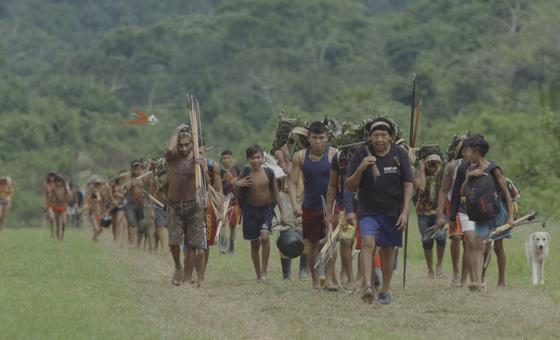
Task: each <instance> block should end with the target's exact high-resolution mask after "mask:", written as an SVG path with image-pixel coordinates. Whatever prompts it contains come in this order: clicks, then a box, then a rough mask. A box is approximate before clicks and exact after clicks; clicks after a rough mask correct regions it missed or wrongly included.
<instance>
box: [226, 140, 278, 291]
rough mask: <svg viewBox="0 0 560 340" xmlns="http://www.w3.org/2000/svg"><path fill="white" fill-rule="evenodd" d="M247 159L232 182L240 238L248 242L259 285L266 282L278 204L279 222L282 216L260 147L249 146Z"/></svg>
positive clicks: (275, 186)
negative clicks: (239, 216) (238, 209)
mask: <svg viewBox="0 0 560 340" xmlns="http://www.w3.org/2000/svg"><path fill="white" fill-rule="evenodd" d="M246 156H247V160H248V161H249V164H250V166H249V167H247V168H245V169H243V171H242V172H241V175H240V176H239V179H238V180H236V181H234V182H233V183H234V186H235V192H236V196H237V197H238V201H239V203H240V204H241V214H242V216H243V238H245V239H246V240H248V241H251V259H252V260H253V266H254V268H255V273H256V275H257V281H258V282H261V281H263V280H266V279H267V271H268V258H269V256H270V233H271V228H272V218H273V217H274V205H275V204H276V203H278V207H279V208H280V223H284V221H285V214H284V207H283V205H282V201H281V200H280V194H279V193H278V185H277V183H276V177H275V176H274V172H273V171H272V170H270V169H269V168H265V167H264V166H263V159H264V152H263V150H262V148H261V147H260V146H259V145H253V146H250V147H248V148H247V151H246ZM261 246H262V252H261V256H260V257H259V250H260V248H261Z"/></svg>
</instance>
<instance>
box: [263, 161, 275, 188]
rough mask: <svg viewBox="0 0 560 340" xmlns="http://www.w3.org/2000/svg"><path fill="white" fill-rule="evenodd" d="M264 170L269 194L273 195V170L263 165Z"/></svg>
mask: <svg viewBox="0 0 560 340" xmlns="http://www.w3.org/2000/svg"><path fill="white" fill-rule="evenodd" d="M264 172H266V177H267V178H268V187H269V189H270V193H271V195H274V171H272V169H271V168H268V167H266V166H265V167H264Z"/></svg>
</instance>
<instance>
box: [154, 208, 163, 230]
mask: <svg viewBox="0 0 560 340" xmlns="http://www.w3.org/2000/svg"><path fill="white" fill-rule="evenodd" d="M155 213H156V228H157V227H165V209H164V208H162V207H160V206H159V205H156V208H155Z"/></svg>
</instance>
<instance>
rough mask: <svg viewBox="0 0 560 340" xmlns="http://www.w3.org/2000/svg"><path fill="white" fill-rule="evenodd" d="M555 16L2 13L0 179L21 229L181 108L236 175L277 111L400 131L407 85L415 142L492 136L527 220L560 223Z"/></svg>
mask: <svg viewBox="0 0 560 340" xmlns="http://www.w3.org/2000/svg"><path fill="white" fill-rule="evenodd" d="M559 17H560V6H558V2H557V1H556V0H473V1H462V0H416V1H413V0H393V1H392V0H306V1H298V0H258V1H257V0H228V1H223V0H207V1H203V0H191V1H180V0H157V1H156V0H128V1H127V0H3V1H2V2H0V79H1V81H0V119H1V120H0V121H1V122H2V123H1V124H0V173H2V174H4V173H5V174H9V175H10V176H12V178H13V179H14V180H15V181H16V182H17V191H16V195H15V201H14V206H13V208H14V212H15V214H16V215H17V216H16V217H18V220H19V221H26V220H29V219H32V218H37V217H40V216H41V208H40V206H41V201H40V197H39V192H40V187H41V182H42V181H43V180H44V177H45V175H46V173H47V172H48V171H57V172H61V173H63V174H66V175H67V176H69V177H70V178H72V179H73V180H74V181H77V182H79V183H81V184H83V183H85V181H86V180H87V178H88V177H89V176H90V175H91V174H92V173H99V174H102V175H110V174H112V173H114V172H115V171H118V170H121V169H126V168H127V167H128V163H129V162H130V160H132V159H134V158H139V157H158V156H159V155H161V153H162V150H163V149H164V148H165V146H166V144H167V140H168V138H169V135H170V133H171V131H172V130H173V128H174V127H175V126H176V125H178V124H179V123H181V122H184V121H186V114H185V95H186V93H187V92H191V93H194V94H195V95H196V96H197V97H198V99H199V101H200V103H201V109H202V125H203V130H204V134H205V136H206V137H207V139H208V141H209V143H210V144H215V145H217V146H218V147H217V148H216V152H217V150H219V149H223V148H229V149H232V150H234V152H235V153H236V154H237V159H238V160H239V162H243V161H244V160H243V158H244V157H243V154H242V150H244V148H245V147H246V146H247V145H249V144H252V143H255V142H258V143H260V144H262V145H264V146H266V147H267V148H269V147H270V146H271V145H272V139H273V135H274V133H273V132H274V129H275V125H276V122H277V114H278V112H280V111H284V112H287V113H289V114H290V115H294V116H299V117H303V118H305V119H308V120H320V119H323V118H324V117H325V116H334V117H337V118H338V119H339V120H361V119H363V118H365V117H374V116H378V115H389V116H391V117H393V118H394V119H396V120H397V121H398V122H399V124H400V125H401V126H402V127H403V130H405V131H407V128H408V126H407V125H408V115H409V112H410V109H409V106H410V100H411V91H410V83H411V81H410V79H411V74H412V72H416V73H417V75H418V78H417V79H418V80H417V83H418V87H419V89H421V90H422V93H423V107H422V118H421V124H420V125H421V129H420V132H419V140H420V142H426V143H433V142H437V143H439V144H440V145H441V146H442V147H443V148H444V149H445V148H446V147H447V143H448V140H449V138H450V137H451V135H453V134H455V133H459V132H465V131H467V130H470V131H476V132H480V133H483V134H485V135H486V136H487V137H488V139H489V140H490V142H491V145H492V147H491V151H490V154H489V157H490V158H491V159H494V160H496V161H497V162H499V163H500V164H501V165H502V167H503V169H504V171H505V173H506V175H507V176H509V177H511V178H512V179H514V180H515V182H516V184H517V185H518V186H519V188H520V189H521V191H522V203H521V205H522V209H538V210H539V211H541V212H542V213H543V214H544V215H546V216H548V217H552V218H554V217H558V211H560V204H559V203H558V202H557V201H556V200H555V190H557V188H560V157H558V155H557V154H558V150H559V147H560V138H559V136H560V118H559V117H560V63H559V60H560V22H559V21H558V18H559ZM134 111H145V112H148V113H150V114H151V113H154V114H155V115H156V117H157V118H158V119H159V124H157V125H155V126H149V125H144V126H127V125H126V124H125V122H126V121H127V120H128V119H131V118H133V112H134ZM214 156H216V154H214Z"/></svg>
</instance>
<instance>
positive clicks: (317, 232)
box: [301, 207, 340, 243]
mask: <svg viewBox="0 0 560 340" xmlns="http://www.w3.org/2000/svg"><path fill="white" fill-rule="evenodd" d="M301 210H302V212H303V216H302V229H303V239H304V240H308V241H309V242H312V243H316V242H319V241H321V240H322V239H323V238H324V237H325V236H326V225H325V217H324V215H323V209H312V208H302V209H301ZM339 212H340V208H339V207H337V208H335V209H334V215H333V218H332V220H333V221H338V214H339Z"/></svg>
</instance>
